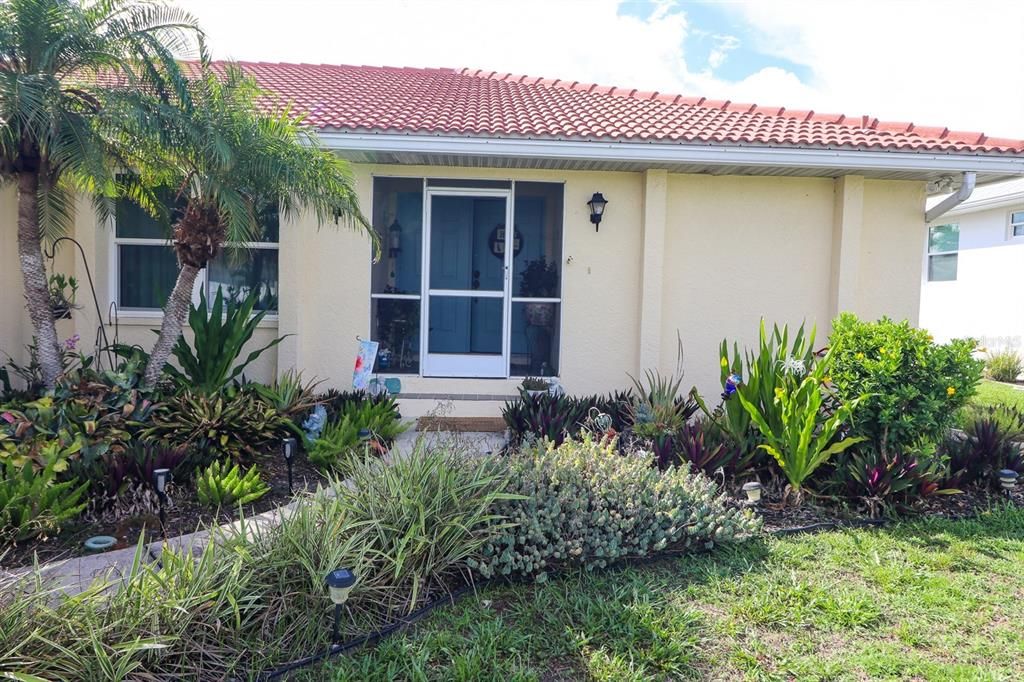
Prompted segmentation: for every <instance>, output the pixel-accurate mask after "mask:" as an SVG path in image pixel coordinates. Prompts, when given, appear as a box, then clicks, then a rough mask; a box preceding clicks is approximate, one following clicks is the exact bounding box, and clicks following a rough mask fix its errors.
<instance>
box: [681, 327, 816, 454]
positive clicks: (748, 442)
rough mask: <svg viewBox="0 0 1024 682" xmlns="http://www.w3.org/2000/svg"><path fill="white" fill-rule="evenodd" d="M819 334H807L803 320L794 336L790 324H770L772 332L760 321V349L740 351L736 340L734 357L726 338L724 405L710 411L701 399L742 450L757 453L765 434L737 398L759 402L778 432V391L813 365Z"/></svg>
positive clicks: (723, 350) (723, 347)
mask: <svg viewBox="0 0 1024 682" xmlns="http://www.w3.org/2000/svg"><path fill="white" fill-rule="evenodd" d="M815 332H816V329H815V327H811V330H810V332H809V333H807V332H805V329H804V325H802V324H801V325H800V327H799V328H798V329H797V330H796V333H795V334H793V335H792V336H790V331H789V326H788V325H783V326H782V328H781V329H780V328H779V326H778V325H772V330H771V333H769V332H768V329H767V328H766V326H765V322H764V319H762V320H761V324H760V327H759V329H758V345H757V348H756V350H749V349H748V350H746V351H745V352H744V353H741V352H740V347H739V344H738V343H736V342H733V346H732V353H731V355H730V352H729V342H728V341H727V340H723V341H722V345H721V346H720V347H719V353H718V356H719V367H720V369H721V382H722V403H721V405H719V407H718V408H716V409H715V410H714V411H711V410H709V409H708V407H707V404H706V403H705V402H704V401H703V400H702V399H700V398H699V396H698V397H697V398H698V401H699V403H700V406H701V409H702V410H703V411H704V413H705V414H706V415H708V416H709V417H711V418H712V419H713V420H714V421H715V422H716V423H717V424H718V425H719V426H720V427H721V428H722V429H723V430H724V431H726V432H727V433H728V434H729V435H730V436H731V437H732V439H733V440H734V441H735V442H736V443H737V445H738V446H739V447H740V449H741V450H743V451H746V452H748V453H749V452H752V451H754V450H755V449H756V448H757V446H758V445H759V444H760V442H761V437H760V435H759V434H760V431H759V429H758V428H757V427H756V426H755V425H754V424H753V422H752V420H751V416H750V413H749V412H748V411H747V410H746V408H744V407H743V405H742V403H741V402H740V401H739V399H738V397H737V396H738V395H742V396H743V397H744V399H745V400H747V402H749V403H751V404H752V405H756V406H757V407H758V410H759V412H760V414H761V415H762V417H764V419H765V421H766V422H767V423H768V424H769V425H770V426H771V427H772V428H773V429H776V430H777V429H778V428H779V427H780V426H781V415H780V414H779V411H778V410H777V409H776V405H775V389H776V388H779V387H780V386H783V385H785V384H786V382H787V379H789V380H791V382H792V380H794V379H799V377H802V376H803V375H804V374H806V373H807V372H808V371H810V369H811V368H812V367H813V366H814V362H815V356H814V338H815Z"/></svg>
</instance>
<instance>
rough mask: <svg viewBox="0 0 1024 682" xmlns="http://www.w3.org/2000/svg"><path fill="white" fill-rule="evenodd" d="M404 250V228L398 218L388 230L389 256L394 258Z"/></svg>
mask: <svg viewBox="0 0 1024 682" xmlns="http://www.w3.org/2000/svg"><path fill="white" fill-rule="evenodd" d="M401 250H402V226H401V224H399V222H398V218H395V221H394V222H393V223H391V227H389V228H388V255H389V256H391V257H392V258H394V257H395V256H397V255H398V254H399V252H401Z"/></svg>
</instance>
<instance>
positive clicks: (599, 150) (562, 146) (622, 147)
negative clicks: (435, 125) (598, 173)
mask: <svg viewBox="0 0 1024 682" xmlns="http://www.w3.org/2000/svg"><path fill="white" fill-rule="evenodd" d="M318 136H319V138H320V140H321V141H322V142H323V143H324V144H325V145H326V146H328V147H330V148H332V149H336V150H348V151H358V152H384V153H399V154H400V153H406V154H408V153H414V154H415V153H418V154H438V155H448V156H452V155H456V156H470V157H500V158H521V159H543V158H549V159H563V160H575V161H618V162H627V163H651V164H706V165H732V166H751V167H758V166H761V167H767V166H775V167H789V168H848V169H850V170H865V171H867V170H880V171H946V172H963V171H975V172H979V173H1000V174H1005V175H1007V176H1014V175H1024V156H1011V155H1006V156H996V155H992V154H934V153H919V152H899V151H859V150H849V149H804V148H795V147H755V146H749V147H745V146H739V145H734V146H729V145H711V144H704V145H694V144H674V143H664V142H659V143H643V142H601V141H583V140H533V139H526V138H493V137H452V136H443V135H400V134H394V133H356V132H342V131H330V130H322V131H320V133H319V135H318Z"/></svg>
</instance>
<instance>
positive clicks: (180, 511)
mask: <svg viewBox="0 0 1024 682" xmlns="http://www.w3.org/2000/svg"><path fill="white" fill-rule="evenodd" d="M257 465H258V466H259V470H260V473H261V475H262V478H263V480H264V481H266V482H267V483H268V484H269V485H270V492H268V493H267V494H266V495H264V496H263V497H262V498H260V499H259V500H257V501H256V502H255V503H253V504H250V505H245V507H244V508H243V509H242V513H243V514H244V516H246V517H252V516H255V515H256V514H261V513H263V512H265V511H270V510H271V509H276V508H277V507H281V506H284V505H286V504H288V503H289V502H290V501H291V500H292V495H291V494H289V492H288V467H287V465H286V464H285V462H284V459H283V457H281V456H280V454H278V453H276V452H274V453H268V454H266V455H264V456H263V457H261V458H260V459H259V460H257ZM292 471H293V474H292V475H293V479H294V491H295V492H296V493H299V492H301V491H306V490H310V491H311V490H315V489H316V486H317V485H318V484H322V483H324V482H325V481H326V479H325V478H324V476H323V475H322V474H321V473H320V472H319V471H318V470H317V469H316V468H314V467H313V466H312V465H311V464H310V463H309V461H308V460H307V459H306V456H305V454H303V453H301V452H300V453H298V454H297V455H296V456H295V461H294V466H293V470H292ZM175 487H176V486H174V485H171V486H169V487H168V495H169V497H170V500H171V501H170V505H169V506H168V507H167V508H166V525H165V527H164V533H161V531H160V518H159V516H158V514H156V513H152V514H145V515H141V516H135V517H131V518H125V519H122V520H121V521H119V522H118V523H116V524H103V523H86V522H80V523H77V524H75V525H74V526H68V527H66V528H64V529H63V530H62V531H61V533H60V534H59V535H56V536H53V537H47V538H36V539H34V540H32V541H27V542H24V543H21V544H19V545H17V546H15V547H13V548H11V549H10V551H8V552H7V554H6V555H4V554H3V548H2V547H0V569H8V570H9V569H12V568H16V567H19V566H26V565H30V564H32V562H33V560H34V557H38V561H39V563H46V562H50V561H57V560H60V559H69V558H71V557H76V556H82V555H85V554H89V553H90V552H89V551H88V550H86V549H85V546H84V544H83V543H84V542H85V540H86V539H88V538H90V537H93V536H95V535H110V536H113V537H115V538H117V544H115V545H114V546H113V547H112V548H111V549H110V550H108V551H113V550H117V549H123V548H125V547H134V546H135V545H136V544H137V543H138V541H139V537H140V536H141V535H142V534H143V533H145V535H146V538H147V539H149V540H158V539H160V538H161V537H163V535H164V534H166V537H169V538H171V537H176V536H179V535H185V534H187V533H192V532H195V531H197V530H201V529H202V528H204V527H209V526H210V525H215V524H222V523H229V522H231V521H234V520H235V519H237V518H239V509H238V507H234V508H231V509H221V510H219V511H215V510H213V509H210V508H209V507H204V506H202V505H200V504H199V502H198V500H196V495H195V489H194V483H193V482H192V481H189V482H188V483H186V484H185V485H184V486H182V487H178V488H177V490H176V489H175Z"/></svg>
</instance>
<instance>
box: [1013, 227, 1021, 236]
mask: <svg viewBox="0 0 1024 682" xmlns="http://www.w3.org/2000/svg"><path fill="white" fill-rule="evenodd" d="M1013 236H1014V237H1024V224H1021V225H1014V226H1013Z"/></svg>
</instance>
